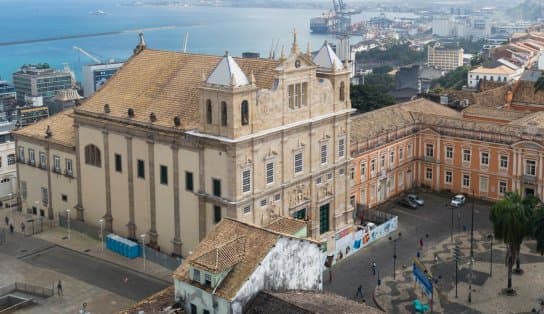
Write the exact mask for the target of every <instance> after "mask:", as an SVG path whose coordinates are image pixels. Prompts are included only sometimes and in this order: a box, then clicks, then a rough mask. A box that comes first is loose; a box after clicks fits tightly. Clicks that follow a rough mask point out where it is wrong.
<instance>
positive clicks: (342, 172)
mask: <svg viewBox="0 0 544 314" xmlns="http://www.w3.org/2000/svg"><path fill="white" fill-rule="evenodd" d="M345 172H346V171H345V169H344V168H341V169H340V170H338V174H339V175H341V176H343V175H344V173H345Z"/></svg>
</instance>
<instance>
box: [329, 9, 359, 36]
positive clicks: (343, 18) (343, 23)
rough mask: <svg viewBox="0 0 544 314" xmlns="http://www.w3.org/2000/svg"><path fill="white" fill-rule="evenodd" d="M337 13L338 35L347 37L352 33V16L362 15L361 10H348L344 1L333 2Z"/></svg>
mask: <svg viewBox="0 0 544 314" xmlns="http://www.w3.org/2000/svg"><path fill="white" fill-rule="evenodd" d="M332 3H333V5H334V12H335V23H334V25H335V29H334V33H335V34H337V35H344V36H347V35H349V34H350V33H351V16H352V15H355V14H359V13H361V10H354V9H348V7H347V5H346V3H345V2H344V0H332Z"/></svg>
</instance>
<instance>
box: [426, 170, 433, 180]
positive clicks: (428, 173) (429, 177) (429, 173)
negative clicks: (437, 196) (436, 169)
mask: <svg viewBox="0 0 544 314" xmlns="http://www.w3.org/2000/svg"><path fill="white" fill-rule="evenodd" d="M425 179H427V180H432V179H433V169H432V168H427V169H425Z"/></svg>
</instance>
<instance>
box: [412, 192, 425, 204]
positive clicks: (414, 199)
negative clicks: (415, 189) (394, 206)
mask: <svg viewBox="0 0 544 314" xmlns="http://www.w3.org/2000/svg"><path fill="white" fill-rule="evenodd" d="M408 199H409V200H411V201H412V202H414V203H416V204H417V205H419V206H423V204H425V201H423V199H422V198H421V197H419V196H417V195H415V194H408Z"/></svg>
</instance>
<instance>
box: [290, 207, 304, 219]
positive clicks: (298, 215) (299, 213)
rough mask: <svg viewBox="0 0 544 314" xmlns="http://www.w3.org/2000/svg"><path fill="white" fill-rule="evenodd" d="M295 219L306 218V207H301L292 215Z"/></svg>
mask: <svg viewBox="0 0 544 314" xmlns="http://www.w3.org/2000/svg"><path fill="white" fill-rule="evenodd" d="M292 217H293V218H295V219H300V220H305V219H306V208H303V209H299V210H297V211H296V212H294V213H293V215H292Z"/></svg>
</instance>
